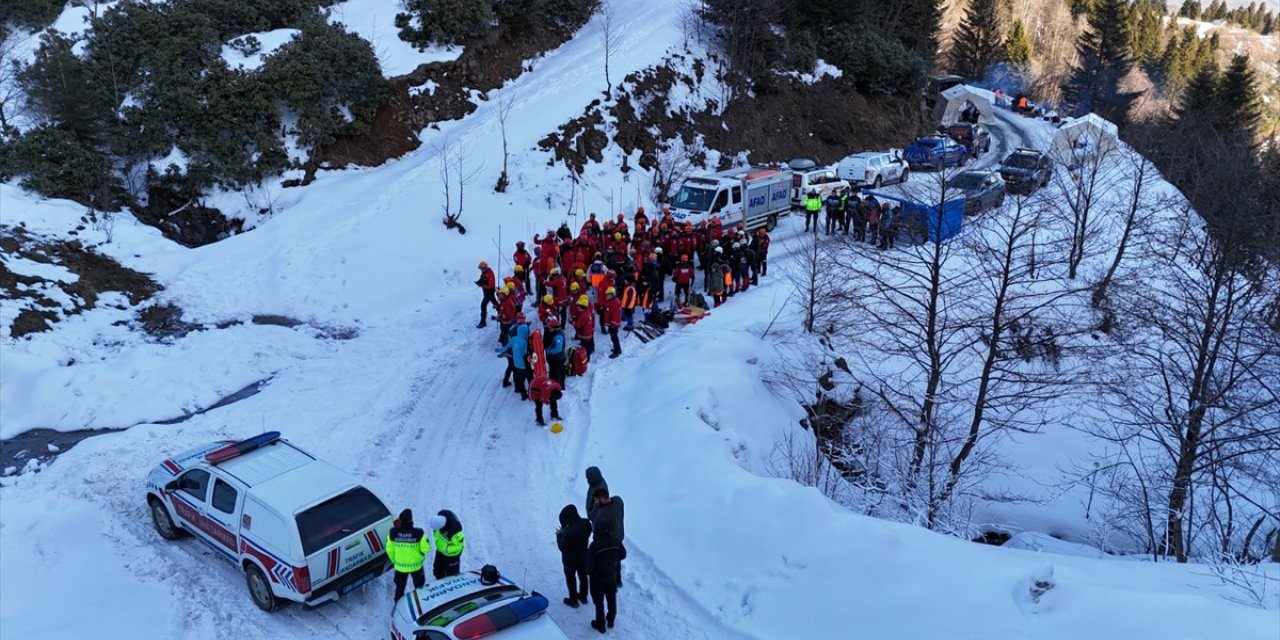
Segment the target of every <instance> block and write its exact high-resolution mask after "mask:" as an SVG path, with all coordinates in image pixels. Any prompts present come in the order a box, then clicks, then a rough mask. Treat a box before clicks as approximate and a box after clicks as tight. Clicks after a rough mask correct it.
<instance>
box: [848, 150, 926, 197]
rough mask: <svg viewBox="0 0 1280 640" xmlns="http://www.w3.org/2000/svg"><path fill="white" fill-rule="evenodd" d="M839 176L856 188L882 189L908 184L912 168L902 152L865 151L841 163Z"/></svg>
mask: <svg viewBox="0 0 1280 640" xmlns="http://www.w3.org/2000/svg"><path fill="white" fill-rule="evenodd" d="M837 171H838V172H839V175H840V177H841V178H843V179H844V180H847V181H848V182H849V184H850V185H853V186H855V187H877V188H878V187H880V186H881V185H885V184H892V183H895V182H906V181H907V177H908V176H910V175H911V167H909V166H907V161H906V160H903V159H902V151H901V150H900V149H895V150H893V151H865V152H863V153H855V154H853V155H851V156H849V157H848V158H845V159H844V160H841V161H840V164H839V165H838V167H837Z"/></svg>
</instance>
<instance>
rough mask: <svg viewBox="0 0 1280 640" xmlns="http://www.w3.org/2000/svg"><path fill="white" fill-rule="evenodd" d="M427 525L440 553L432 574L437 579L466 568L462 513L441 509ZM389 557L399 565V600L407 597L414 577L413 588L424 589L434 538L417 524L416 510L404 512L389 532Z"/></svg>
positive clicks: (436, 558)
mask: <svg viewBox="0 0 1280 640" xmlns="http://www.w3.org/2000/svg"><path fill="white" fill-rule="evenodd" d="M427 526H429V527H430V528H431V530H432V531H433V532H435V533H434V538H435V543H436V556H435V560H434V561H433V562H432V567H431V575H433V576H435V579H436V580H439V579H441V578H448V577H449V576H456V575H458V574H459V573H461V571H462V550H463V548H464V547H466V536H464V535H463V533H462V523H461V522H460V521H459V520H458V516H456V515H454V513H453V512H452V511H450V510H448V509H441V510H440V511H439V512H437V513H436V515H434V516H431V519H430V520H428V521H427ZM386 549H387V559H388V560H390V561H391V566H392V567H394V568H395V584H396V595H395V600H394V601H395V602H400V598H401V597H402V596H404V591H405V586H406V584H407V583H408V581H409V579H410V578H412V579H413V588H414V589H421V588H422V586H423V585H424V584H426V581H427V577H426V573H425V572H424V570H423V568H422V565H423V563H424V562H425V561H426V558H427V556H428V555H430V553H431V540H430V539H428V538H427V532H426V531H424V530H423V529H420V528H418V527H415V526H414V523H413V510H411V509H405V510H404V511H401V512H400V517H399V518H396V521H395V523H394V524H393V525H392V527H391V531H389V532H388V533H387V540H386Z"/></svg>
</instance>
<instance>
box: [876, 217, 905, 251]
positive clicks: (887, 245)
mask: <svg viewBox="0 0 1280 640" xmlns="http://www.w3.org/2000/svg"><path fill="white" fill-rule="evenodd" d="M901 211H902V210H901V209H900V208H899V207H894V208H892V209H889V210H887V211H885V212H884V215H883V216H882V217H881V218H880V250H882V251H883V250H885V249H892V248H893V240H894V238H895V237H896V236H897V235H898V229H897V225H898V214H899V213H901Z"/></svg>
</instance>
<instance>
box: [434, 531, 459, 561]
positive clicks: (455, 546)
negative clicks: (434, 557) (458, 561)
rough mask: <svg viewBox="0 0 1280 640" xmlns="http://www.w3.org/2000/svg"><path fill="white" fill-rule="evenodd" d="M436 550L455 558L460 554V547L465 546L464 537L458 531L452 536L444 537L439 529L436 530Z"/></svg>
mask: <svg viewBox="0 0 1280 640" xmlns="http://www.w3.org/2000/svg"><path fill="white" fill-rule="evenodd" d="M435 537H436V552H437V553H441V554H444V555H445V556H448V557H450V558H456V557H458V556H460V555H462V548H463V547H465V546H466V538H465V537H464V536H463V535H462V532H461V531H459V532H457V533H455V534H453V535H452V536H450V537H448V538H446V537H444V534H443V533H440V531H439V530H437V531H436V536H435Z"/></svg>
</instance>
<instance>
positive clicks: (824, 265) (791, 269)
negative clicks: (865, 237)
mask: <svg viewBox="0 0 1280 640" xmlns="http://www.w3.org/2000/svg"><path fill="white" fill-rule="evenodd" d="M783 249H784V251H785V252H786V253H788V254H791V255H794V256H795V258H794V259H792V260H790V261H788V262H785V263H783V264H785V265H786V266H785V267H784V268H783V277H784V278H785V279H786V280H787V281H788V282H790V283H791V285H792V286H793V287H795V289H794V290H795V292H796V294H798V295H797V298H796V299H797V301H798V302H799V304H800V305H801V307H802V308H803V310H804V321H803V325H804V330H805V332H806V333H815V332H816V333H822V334H830V333H831V332H833V331H835V330H836V325H837V324H838V323H839V320H840V318H841V315H842V312H843V311H844V309H843V308H842V306H843V305H840V304H829V303H828V302H829V301H831V300H833V299H838V298H840V297H841V296H842V295H843V290H844V289H845V287H844V285H843V283H842V282H841V281H842V279H843V278H844V277H845V276H844V275H842V274H841V273H840V270H839V269H833V268H831V265H832V260H833V259H835V256H834V255H833V253H834V250H835V246H834V245H832V244H829V243H826V242H823V241H822V240H821V239H820V238H819V237H818V234H814V233H804V234H800V235H799V236H797V237H795V238H792V239H789V240H787V241H786V242H785V244H784V245H783Z"/></svg>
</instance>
